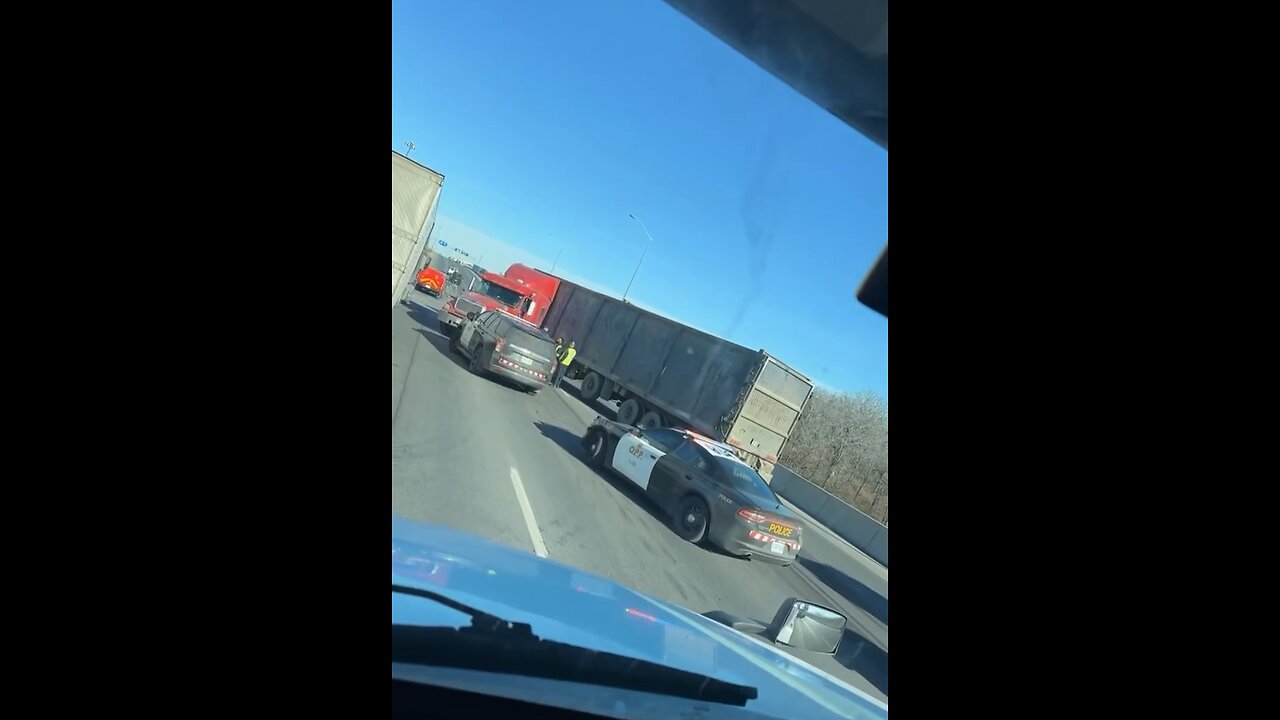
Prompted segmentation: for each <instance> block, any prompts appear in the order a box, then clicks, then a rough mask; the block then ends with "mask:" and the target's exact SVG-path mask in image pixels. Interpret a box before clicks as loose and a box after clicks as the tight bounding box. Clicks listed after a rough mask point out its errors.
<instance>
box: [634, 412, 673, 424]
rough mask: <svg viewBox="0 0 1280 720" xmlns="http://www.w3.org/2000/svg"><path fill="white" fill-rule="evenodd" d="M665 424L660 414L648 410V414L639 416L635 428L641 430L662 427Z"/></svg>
mask: <svg viewBox="0 0 1280 720" xmlns="http://www.w3.org/2000/svg"><path fill="white" fill-rule="evenodd" d="M665 424H666V423H665V422H663V420H662V413H660V412H658V411H657V410H650V411H649V412H647V413H645V414H643V415H641V416H640V422H638V423H636V427H642V428H651V427H662V426H663V425H665Z"/></svg>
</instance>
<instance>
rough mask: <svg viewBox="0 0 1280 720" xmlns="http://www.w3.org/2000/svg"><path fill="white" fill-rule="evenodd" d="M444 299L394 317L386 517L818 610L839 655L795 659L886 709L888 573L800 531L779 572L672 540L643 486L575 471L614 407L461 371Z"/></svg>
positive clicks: (690, 593) (616, 575)
mask: <svg viewBox="0 0 1280 720" xmlns="http://www.w3.org/2000/svg"><path fill="white" fill-rule="evenodd" d="M440 304H441V300H440V299H436V298H432V297H430V296H429V295H427V294H425V293H422V292H419V291H416V290H414V291H411V292H410V295H409V298H408V302H406V303H402V304H401V305H400V306H398V307H396V308H393V309H392V319H391V511H392V513H394V514H397V515H400V516H403V517H405V518H408V519H410V520H417V521H422V522H429V523H438V524H440V525H444V526H447V527H450V528H454V529H457V530H462V531H464V532H469V533H473V534H476V535H480V536H483V537H486V538H489V539H492V540H495V541H497V542H501V543H503V544H505V545H508V546H510V547H514V548H519V549H522V550H527V551H530V552H536V553H538V554H539V555H544V556H547V557H551V558H553V559H555V560H557V561H559V562H562V563H566V564H568V565H572V566H575V567H578V568H581V569H583V570H586V571H588V572H592V573H596V574H599V575H602V576H604V577H607V578H610V579H612V580H615V581H617V582H621V583H623V584H624V585H627V586H628V587H631V588H632V589H635V590H637V591H640V592H643V593H646V594H649V595H652V596H654V597H657V598H661V599H663V600H667V601H670V602H674V603H676V604H678V605H681V606H683V607H686V608H689V609H691V610H694V611H696V612H706V611H709V610H722V611H725V612H729V613H733V614H736V615H744V616H747V617H752V618H755V619H758V620H762V621H765V622H768V621H769V620H770V619H772V617H773V615H774V613H775V612H776V611H777V609H778V607H779V605H781V604H782V602H783V601H784V600H786V599H787V598H789V597H798V598H802V599H807V600H811V601H814V602H817V603H819V604H824V605H828V606H830V607H833V608H834V609H836V610H839V611H840V612H842V613H844V614H845V615H846V616H848V617H849V627H848V633H847V634H846V637H845V640H844V641H843V642H842V644H841V648H840V651H839V652H838V653H837V655H836V657H834V658H831V657H824V656H817V655H813V654H805V655H802V657H804V658H805V659H806V660H808V661H810V662H812V663H813V664H815V665H817V666H818V667H820V668H822V669H823V670H825V671H827V672H829V673H831V674H832V675H835V676H837V677H839V678H841V679H842V680H844V681H846V682H848V683H850V684H851V685H854V686H855V687H859V688H861V689H863V690H866V691H867V692H869V693H870V694H872V695H873V696H875V697H878V698H881V699H883V700H886V701H887V700H888V642H889V639H888V633H889V628H888V600H887V599H886V598H887V595H888V576H887V571H885V572H884V573H883V577H881V575H880V573H878V572H876V571H875V569H874V568H866V572H859V571H857V570H856V568H857V567H859V565H856V564H855V565H851V564H850V559H851V558H850V556H851V555H852V553H853V551H851V550H850V549H849V548H847V547H844V546H843V545H841V544H840V542H839V540H838V538H833V537H831V536H827V535H826V534H825V533H824V532H822V531H821V530H818V531H817V532H815V531H814V530H815V529H812V528H809V527H806V532H805V545H804V548H803V549H802V550H801V552H800V559H799V561H798V562H797V563H796V564H794V565H792V566H791V567H786V568H784V567H780V566H776V565H770V564H767V563H763V562H751V561H747V560H742V559H739V558H735V557H731V556H729V555H726V554H724V553H720V552H717V551H715V550H711V549H708V548H706V547H700V546H696V545H693V544H691V543H688V542H685V541H683V540H681V539H680V538H678V537H676V535H675V534H674V533H673V532H672V531H671V530H670V528H669V525H668V523H667V521H666V520H665V519H664V518H663V517H662V516H661V514H660V512H659V511H658V509H657V508H656V507H655V506H654V505H653V504H652V503H651V502H650V501H649V500H648V499H647V498H646V497H645V496H644V495H643V494H642V493H641V491H640V490H639V488H636V487H635V486H633V485H630V484H629V483H627V482H626V481H625V480H623V479H620V478H617V477H614V476H612V475H611V474H606V473H604V472H600V471H597V470H595V469H594V468H592V467H590V466H588V465H586V464H585V463H584V462H583V459H582V455H581V451H580V449H579V445H578V443H579V440H580V438H581V437H582V435H583V432H584V431H585V429H586V427H587V424H588V423H589V422H590V420H591V419H592V418H593V417H595V414H596V412H601V411H603V412H610V413H611V408H610V407H601V406H602V405H603V404H602V403H599V402H598V401H596V402H594V403H593V404H591V405H590V406H588V405H587V404H584V403H582V402H580V401H579V400H578V399H577V397H576V390H575V389H574V388H571V387H567V385H568V383H566V387H565V388H564V389H562V390H555V389H545V390H542V391H540V392H538V393H537V394H536V395H530V394H527V393H524V392H522V391H520V390H518V389H516V388H515V387H511V386H508V385H505V384H503V383H501V382H499V381H496V380H493V379H487V378H482V377H478V376H475V375H472V374H470V373H469V372H467V369H466V367H465V366H464V365H463V362H464V359H463V358H462V357H461V356H458V355H453V354H451V353H450V352H449V350H448V341H447V340H446V339H445V337H444V336H443V335H441V334H440V333H439V330H438V327H437V323H436V308H438V307H439V305H440ZM863 560H865V558H863ZM859 562H861V561H859ZM872 564H873V565H874V563H872ZM876 567H878V566H876ZM851 568H855V569H852V570H851ZM881 570H883V568H881Z"/></svg>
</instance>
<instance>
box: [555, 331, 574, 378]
mask: <svg viewBox="0 0 1280 720" xmlns="http://www.w3.org/2000/svg"><path fill="white" fill-rule="evenodd" d="M577 354H578V348H577V347H575V343H574V341H572V340H570V341H569V347H567V348H565V350H564V357H562V358H560V362H559V364H557V365H556V379H555V380H552V381H551V384H552V385H555V386H556V387H560V381H561V380H563V379H564V374H565V373H566V372H568V371H569V364H570V363H572V362H573V356H574V355H577Z"/></svg>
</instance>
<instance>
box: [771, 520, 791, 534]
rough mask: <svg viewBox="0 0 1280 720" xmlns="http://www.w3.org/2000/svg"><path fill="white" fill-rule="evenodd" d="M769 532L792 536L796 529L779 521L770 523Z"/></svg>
mask: <svg viewBox="0 0 1280 720" xmlns="http://www.w3.org/2000/svg"><path fill="white" fill-rule="evenodd" d="M769 532H771V533H773V534H774V535H779V536H781V537H791V533H793V532H795V530H793V529H792V528H789V527H787V526H786V525H779V524H778V523H769Z"/></svg>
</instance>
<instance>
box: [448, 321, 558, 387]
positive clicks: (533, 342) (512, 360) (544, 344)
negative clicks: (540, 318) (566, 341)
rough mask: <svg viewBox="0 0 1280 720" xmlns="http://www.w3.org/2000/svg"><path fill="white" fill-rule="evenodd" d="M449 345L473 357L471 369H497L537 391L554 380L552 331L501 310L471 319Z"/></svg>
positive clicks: (498, 371) (485, 370) (489, 370)
mask: <svg viewBox="0 0 1280 720" xmlns="http://www.w3.org/2000/svg"><path fill="white" fill-rule="evenodd" d="M449 349H450V350H453V351H454V352H457V353H461V354H462V355H464V356H466V357H467V358H469V359H470V360H471V364H470V369H471V372H473V373H475V374H477V375H486V374H488V373H494V374H497V375H500V376H502V377H503V378H506V379H507V380H511V381H513V382H515V383H516V384H518V385H520V386H521V387H522V388H523V389H524V390H526V391H528V392H535V393H536V392H537V391H538V390H541V389H542V388H544V387H546V386H547V383H548V382H550V380H551V373H552V371H553V370H554V369H555V363H556V343H555V341H554V340H552V339H551V336H550V335H548V334H547V333H546V332H544V331H543V330H542V329H541V328H539V327H538V326H537V325H532V324H530V323H528V322H525V321H524V320H521V319H519V318H517V317H513V316H511V315H508V314H507V313H504V312H501V311H499V310H488V311H486V312H482V313H480V314H479V315H476V316H474V317H473V318H470V319H468V320H467V321H466V322H465V323H463V325H462V327H461V328H459V330H458V332H456V333H453V335H452V337H451V338H450V340H449Z"/></svg>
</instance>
